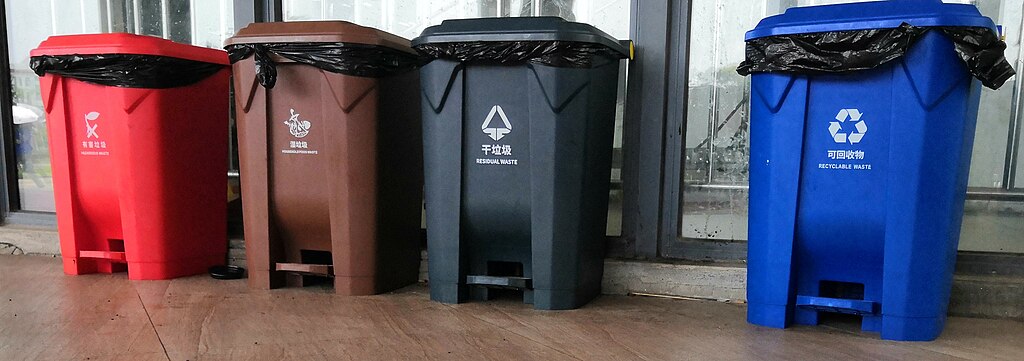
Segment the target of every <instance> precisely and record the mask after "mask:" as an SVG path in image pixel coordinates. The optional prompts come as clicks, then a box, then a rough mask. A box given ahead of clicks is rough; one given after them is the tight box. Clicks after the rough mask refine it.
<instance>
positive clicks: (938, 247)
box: [747, 4, 992, 340]
mask: <svg viewBox="0 0 1024 361" xmlns="http://www.w3.org/2000/svg"><path fill="white" fill-rule="evenodd" d="M881 6H893V5H891V4H885V5H881ZM918 6H924V7H923V8H921V9H924V10H928V8H927V5H923V4H918ZM942 6H943V7H941V8H937V9H939V10H934V9H936V8H933V9H932V10H928V11H933V12H934V11H939V12H953V15H957V16H960V18H958V17H957V16H949V17H946V18H944V19H943V21H952V22H954V23H953V24H942V23H937V22H933V23H929V22H928V21H925V20H927V19H931V21H938V20H936V18H935V17H934V16H931V15H928V16H922V19H925V20H920V19H918V20H917V22H920V23H922V24H920V25H921V26H932V25H971V26H985V27H989V28H992V26H991V25H992V23H991V21H987V18H983V17H981V16H980V14H978V12H977V10H976V9H975V8H973V6H971V7H968V6H963V5H942ZM895 9H900V8H899V7H898V6H897V7H895ZM910 9H914V8H913V7H911V8H910ZM803 11H807V12H808V13H801V12H796V13H793V10H790V12H789V13H787V14H786V16H791V18H790V19H810V18H812V17H809V16H806V15H809V14H818V15H817V16H814V17H813V18H816V19H817V20H818V21H819V22H820V21H821V19H823V18H825V19H829V18H834V19H835V20H834V21H835V23H836V24H840V25H841V26H845V27H850V28H855V26H856V25H858V24H859V26H866V27H867V28H875V27H895V26H898V25H899V22H902V21H908V22H909V23H910V24H912V25H918V24H916V23H915V18H914V17H912V16H901V17H898V18H899V19H900V20H899V21H896V23H895V24H894V25H893V24H890V23H885V22H882V23H877V22H875V23H871V22H869V21H868V20H869V19H871V17H872V16H874V15H873V14H878V13H879V9H878V8H875V7H872V5H870V4H867V5H864V4H858V5H857V6H850V5H842V6H828V7H820V8H819V9H813V8H812V9H809V10H806V9H805V10H803ZM922 12H924V11H923V10H922ZM882 13H884V12H882ZM837 14H857V15H856V16H861V17H862V18H859V19H857V18H854V19H851V18H849V17H850V16H855V15H845V17H844V16H843V15H837ZM972 14H973V15H972ZM769 19H771V18H769ZM769 19H766V20H765V22H768V23H769V24H768V25H767V26H766V25H765V23H764V22H763V23H762V25H759V26H758V29H762V30H764V29H767V30H764V31H769V30H772V26H775V27H776V28H775V29H780V28H782V29H784V28H785V27H782V26H781V25H778V24H779V23H772V22H770V21H769ZM858 21H859V23H857V22H858ZM986 21H987V25H986ZM780 23H784V22H780ZM825 23H826V24H825V25H824V26H828V25H829V24H828V22H825ZM851 24H854V25H851ZM889 25H891V26H889ZM758 29H755V30H754V31H751V33H755V32H758V31H759V30H758ZM814 30H817V31H829V30H821V29H804V31H805V32H812V31H814ZM839 30H850V29H839ZM764 31H762V32H760V33H758V34H764ZM796 32H800V31H796ZM751 33H748V38H750V36H751ZM755 35H757V34H755ZM751 81H752V86H751V89H752V94H753V95H752V97H751V151H750V215H749V229H750V236H749V237H750V239H749V255H748V276H747V277H748V281H747V284H748V288H747V298H748V302H749V308H748V321H749V322H751V323H754V324H758V325H765V326H772V327H785V326H788V325H789V324H790V323H794V322H795V323H798V324H808V325H814V324H817V323H818V320H819V316H820V313H821V312H840V313H850V314H856V315H861V316H862V320H863V321H862V328H863V329H864V330H865V331H875V332H880V333H881V337H882V338H884V339H892V340H932V339H935V338H936V337H938V335H939V334H940V333H941V331H942V328H943V325H944V322H945V318H946V310H947V304H948V301H949V295H950V289H951V285H952V276H953V266H954V262H955V258H956V251H957V243H958V240H959V235H960V224H961V218H962V213H963V204H964V200H965V196H966V190H967V180H968V170H969V169H970V160H971V150H972V145H973V141H974V131H975V124H976V120H977V114H978V104H979V100H980V94H981V84H980V82H979V81H977V80H975V79H974V78H973V77H972V76H971V75H970V74H969V73H968V71H967V68H966V66H965V65H964V63H963V61H961V60H960V59H959V58H958V57H957V54H956V52H955V51H954V47H953V44H952V43H951V41H950V40H949V39H948V38H946V37H945V36H944V35H943V34H942V33H941V32H939V31H930V32H928V33H926V34H925V35H924V36H923V38H921V39H920V40H919V41H918V42H917V43H916V44H915V45H914V46H913V47H912V48H911V49H910V50H909V51H908V53H907V54H906V55H905V56H903V57H901V58H899V59H897V60H894V61H892V62H890V63H888V64H885V65H883V66H880V67H878V68H875V69H872V70H867V71H858V72H853V73H849V74H844V75H790V74H768V73H760V74H754V75H753V78H752V80H751ZM858 118H859V120H860V121H863V122H864V123H863V124H860V125H858V120H857V119H858ZM834 124H839V130H838V131H834V130H835V127H836V126H835V125H834ZM834 133H835V134H839V138H843V136H842V134H847V137H850V136H852V134H854V133H862V134H863V135H862V136H860V137H858V138H859V142H856V141H855V142H851V140H855V139H854V138H847V139H839V140H843V142H840V141H839V140H837V139H836V137H834V136H833V134H834Z"/></svg>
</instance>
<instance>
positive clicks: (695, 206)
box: [680, 0, 781, 240]
mask: <svg viewBox="0 0 1024 361" xmlns="http://www.w3.org/2000/svg"><path fill="white" fill-rule="evenodd" d="M780 8H781V7H780V6H779V4H777V2H775V1H761V2H736V1H729V0H696V1H694V2H693V3H692V8H691V12H692V16H691V24H690V64H689V77H690V78H689V83H688V86H689V97H690V98H689V104H687V116H686V121H687V124H686V139H685V145H684V149H685V150H684V154H683V167H684V171H683V174H684V175H683V206H682V212H681V213H682V218H681V223H680V236H682V237H683V238H696V239H715V240H746V239H747V199H748V197H747V190H746V185H747V181H748V179H749V178H748V174H747V168H748V167H747V163H748V159H749V153H750V139H749V136H748V135H749V133H748V130H749V127H748V122H749V115H748V104H749V99H748V98H749V96H750V85H749V81H748V79H746V78H745V77H742V76H740V75H739V74H737V73H736V66H738V65H739V63H740V62H741V61H743V59H744V56H745V54H744V51H745V49H744V42H743V34H744V33H745V32H746V31H747V30H749V29H751V28H753V27H754V25H756V24H757V22H758V21H760V20H761V19H762V18H764V17H765V16H767V15H771V14H773V13H775V12H777V11H778V10H779V9H780Z"/></svg>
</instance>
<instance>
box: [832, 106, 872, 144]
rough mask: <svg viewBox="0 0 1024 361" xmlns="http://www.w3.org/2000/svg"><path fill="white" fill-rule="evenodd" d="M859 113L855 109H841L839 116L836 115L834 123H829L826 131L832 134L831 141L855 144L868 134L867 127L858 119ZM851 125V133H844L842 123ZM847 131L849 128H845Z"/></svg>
mask: <svg viewBox="0 0 1024 361" xmlns="http://www.w3.org/2000/svg"><path fill="white" fill-rule="evenodd" d="M860 117H861V113H860V110H857V109H842V110H840V111H839V114H836V121H833V122H829V125H828V131H829V133H832V139H833V140H835V141H836V143H847V142H849V143H850V144H857V143H860V141H861V140H862V139H864V134H865V133H867V132H868V125H867V123H864V121H863V120H861V119H860ZM847 122H849V123H853V131H852V132H850V131H844V130H843V123H847ZM847 129H849V127H847Z"/></svg>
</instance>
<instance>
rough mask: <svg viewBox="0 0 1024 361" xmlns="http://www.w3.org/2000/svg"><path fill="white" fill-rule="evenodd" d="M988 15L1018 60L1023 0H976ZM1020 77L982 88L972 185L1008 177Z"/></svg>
mask: <svg viewBox="0 0 1024 361" xmlns="http://www.w3.org/2000/svg"><path fill="white" fill-rule="evenodd" d="M970 3H972V4H974V5H977V6H978V9H979V10H981V13H982V14H984V15H985V16H988V17H991V18H992V20H994V21H995V22H996V23H997V24H1001V25H1002V26H1003V34H1004V36H1005V37H1006V51H1005V52H1004V53H1005V54H1006V59H1007V60H1009V61H1010V64H1014V65H1016V64H1017V59H1018V57H1019V53H1020V32H1021V30H1022V29H1021V9H1022V5H1021V1H1020V0H977V1H970ZM1017 79H1018V78H1017V77H1013V78H1010V80H1009V81H1007V82H1006V84H1005V85H1003V87H1002V88H999V90H992V89H989V88H983V89H982V93H981V106H980V107H979V108H978V129H977V131H976V132H975V140H976V141H975V142H974V153H973V157H972V158H971V178H970V183H969V184H970V186H972V187H986V188H1002V187H1004V186H1005V185H1004V184H1003V182H1004V179H1005V174H1004V172H1005V169H1006V168H1005V162H1006V160H1007V159H1006V144H1007V140H1008V137H1007V135H1008V131H1009V127H1008V124H1009V123H1010V117H1011V109H1012V108H1013V107H1012V104H1013V91H1014V89H1015V88H1016V87H1017V84H1016V83H1017Z"/></svg>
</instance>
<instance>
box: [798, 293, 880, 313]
mask: <svg viewBox="0 0 1024 361" xmlns="http://www.w3.org/2000/svg"><path fill="white" fill-rule="evenodd" d="M796 306H797V307H799V308H804V309H811V310H815V311H823V312H835V313H845V314H848V315H858V316H865V315H875V314H878V303H877V302H872V301H865V300H851V299H847V298H830V297H815V296H796Z"/></svg>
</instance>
